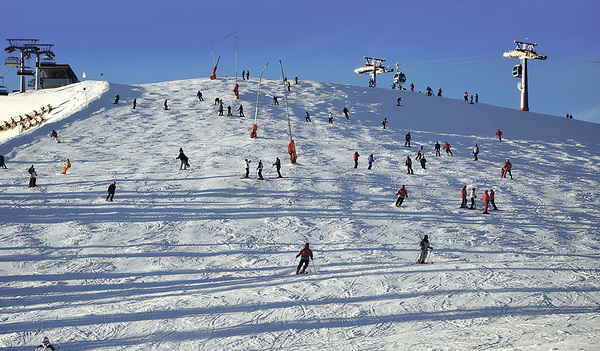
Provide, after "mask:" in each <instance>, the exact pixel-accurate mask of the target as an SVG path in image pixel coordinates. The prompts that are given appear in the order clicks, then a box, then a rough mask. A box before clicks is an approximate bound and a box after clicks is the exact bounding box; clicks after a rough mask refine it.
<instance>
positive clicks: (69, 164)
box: [61, 159, 71, 174]
mask: <svg viewBox="0 0 600 351" xmlns="http://www.w3.org/2000/svg"><path fill="white" fill-rule="evenodd" d="M69 168H71V161H69V159H67V163H66V164H65V168H63V170H62V173H61V174H67V170H68V169H69Z"/></svg>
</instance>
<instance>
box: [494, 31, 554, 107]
mask: <svg viewBox="0 0 600 351" xmlns="http://www.w3.org/2000/svg"><path fill="white" fill-rule="evenodd" d="M526 39H527V38H526ZM515 44H517V47H516V48H515V49H514V50H512V51H507V52H505V53H504V57H511V58H518V59H520V60H521V67H522V68H521V72H520V75H515V76H520V77H521V82H520V84H518V85H517V88H518V89H519V90H520V91H521V111H529V97H528V95H529V88H528V79H527V60H529V59H532V60H545V59H546V58H547V57H546V56H543V55H538V54H537V53H536V52H535V47H536V46H537V43H526V42H522V41H517V40H515Z"/></svg>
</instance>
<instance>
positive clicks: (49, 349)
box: [35, 336, 55, 351]
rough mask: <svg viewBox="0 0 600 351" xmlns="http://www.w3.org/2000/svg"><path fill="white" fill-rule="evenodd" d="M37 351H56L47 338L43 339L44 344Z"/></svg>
mask: <svg viewBox="0 0 600 351" xmlns="http://www.w3.org/2000/svg"><path fill="white" fill-rule="evenodd" d="M35 351H55V348H54V346H52V344H50V339H48V337H47V336H44V339H42V344H41V345H40V346H38V347H37V348H36V349H35Z"/></svg>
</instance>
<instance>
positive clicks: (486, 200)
mask: <svg viewBox="0 0 600 351" xmlns="http://www.w3.org/2000/svg"><path fill="white" fill-rule="evenodd" d="M481 200H483V213H484V214H489V212H488V206H489V205H490V195H488V191H487V190H486V191H485V192H484V193H483V195H481Z"/></svg>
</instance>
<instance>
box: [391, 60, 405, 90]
mask: <svg viewBox="0 0 600 351" xmlns="http://www.w3.org/2000/svg"><path fill="white" fill-rule="evenodd" d="M404 83H406V75H405V74H404V73H402V72H400V64H398V63H396V73H394V84H398V85H402V84H404Z"/></svg>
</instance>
